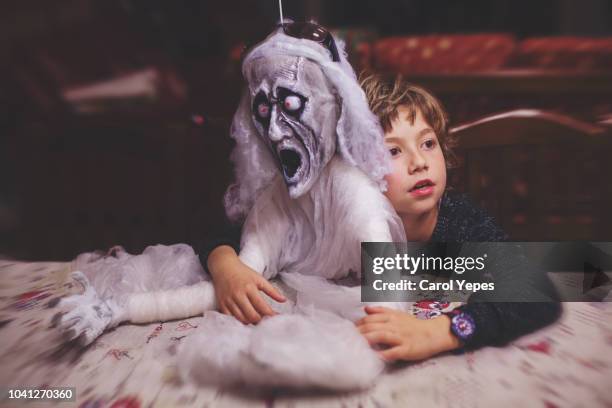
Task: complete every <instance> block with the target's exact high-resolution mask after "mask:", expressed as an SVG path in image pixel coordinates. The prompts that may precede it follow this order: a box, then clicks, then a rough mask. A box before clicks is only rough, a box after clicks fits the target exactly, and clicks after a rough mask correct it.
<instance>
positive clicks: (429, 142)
mask: <svg viewBox="0 0 612 408" xmlns="http://www.w3.org/2000/svg"><path fill="white" fill-rule="evenodd" d="M435 146H436V142H435V140H433V139H429V140H426V141H425V142H423V147H424V148H426V149H433V148H434V147H435Z"/></svg>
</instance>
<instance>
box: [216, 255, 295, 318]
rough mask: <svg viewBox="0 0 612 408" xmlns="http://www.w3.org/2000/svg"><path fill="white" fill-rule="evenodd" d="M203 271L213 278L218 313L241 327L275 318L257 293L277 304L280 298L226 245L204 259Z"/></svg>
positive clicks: (268, 284)
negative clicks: (230, 316)
mask: <svg viewBox="0 0 612 408" xmlns="http://www.w3.org/2000/svg"><path fill="white" fill-rule="evenodd" d="M207 268H208V271H209V273H210V275H211V276H212V278H213V284H214V286H215V296H216V298H217V304H218V305H219V310H220V311H221V312H222V313H224V314H227V315H232V316H234V317H236V318H237V319H238V320H240V321H241V322H242V323H245V324H248V323H254V324H255V323H258V322H259V321H260V320H261V319H262V317H264V316H272V315H274V314H276V313H275V312H274V311H273V310H272V308H271V307H270V305H268V304H267V303H266V301H265V300H264V299H263V298H262V297H261V294H260V293H259V292H260V291H262V292H264V293H266V294H267V295H268V296H270V297H271V298H272V299H274V300H276V301H278V302H284V301H285V298H284V296H283V295H282V294H281V293H280V292H279V291H278V290H277V289H276V288H275V287H274V286H272V285H271V284H270V282H268V281H267V280H266V279H265V278H264V277H263V276H262V275H260V274H259V273H257V272H256V271H254V270H253V269H251V268H249V267H248V266H247V265H245V264H244V263H243V262H242V261H241V260H240V258H239V257H238V254H237V253H236V251H235V250H234V248H232V247H231V246H228V245H220V246H218V247H216V248H215V249H213V250H212V251H211V252H210V254H209V255H208V259H207Z"/></svg>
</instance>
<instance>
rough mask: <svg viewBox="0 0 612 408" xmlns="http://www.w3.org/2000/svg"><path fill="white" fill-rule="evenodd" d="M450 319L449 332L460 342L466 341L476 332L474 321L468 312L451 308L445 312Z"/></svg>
mask: <svg viewBox="0 0 612 408" xmlns="http://www.w3.org/2000/svg"><path fill="white" fill-rule="evenodd" d="M445 315H447V316H448V317H449V318H450V319H451V326H450V329H451V332H452V333H453V334H454V335H455V336H456V337H457V338H458V339H459V340H460V341H461V342H462V343H464V344H465V343H467V342H468V341H469V340H470V338H471V337H472V336H473V335H474V333H476V322H474V318H472V316H470V314H469V313H466V312H462V311H461V310H457V309H455V310H452V311H450V312H448V313H445Z"/></svg>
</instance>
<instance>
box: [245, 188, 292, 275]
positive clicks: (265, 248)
mask: <svg viewBox="0 0 612 408" xmlns="http://www.w3.org/2000/svg"><path fill="white" fill-rule="evenodd" d="M284 189H285V187H284V185H282V184H281V182H280V180H276V181H275V182H273V183H272V184H271V185H270V186H269V187H268V188H266V190H265V191H264V192H263V193H262V194H261V195H260V196H259V197H258V198H257V200H256V201H255V204H254V205H253V208H252V209H251V211H250V212H249V215H248V217H247V220H246V222H245V224H244V227H243V230H242V239H241V249H240V255H239V256H240V260H241V261H242V262H243V263H245V264H246V265H247V266H249V267H250V268H251V269H254V270H255V271H257V272H258V273H260V274H262V275H263V276H264V277H265V278H266V279H270V278H272V277H274V276H275V275H276V274H277V272H278V260H279V258H280V253H281V250H282V246H283V243H284V240H285V237H286V236H287V232H288V229H289V219H288V217H287V214H286V213H285V212H284V211H283V207H284V206H283V204H282V200H283V199H288V197H286V196H287V193H286V191H285V190H284Z"/></svg>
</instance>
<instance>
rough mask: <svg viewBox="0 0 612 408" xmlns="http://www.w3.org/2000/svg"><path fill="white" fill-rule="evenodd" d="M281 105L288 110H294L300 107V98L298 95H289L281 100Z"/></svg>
mask: <svg viewBox="0 0 612 408" xmlns="http://www.w3.org/2000/svg"><path fill="white" fill-rule="evenodd" d="M283 106H284V108H285V110H287V111H289V112H294V111H297V110H299V109H300V108H301V107H302V100H301V99H300V98H299V97H298V96H295V95H289V96H287V97H286V98H285V100H284V101H283Z"/></svg>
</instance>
